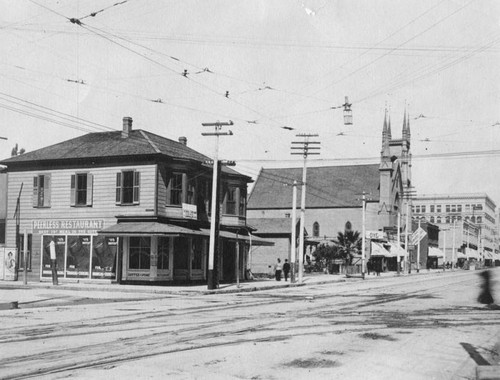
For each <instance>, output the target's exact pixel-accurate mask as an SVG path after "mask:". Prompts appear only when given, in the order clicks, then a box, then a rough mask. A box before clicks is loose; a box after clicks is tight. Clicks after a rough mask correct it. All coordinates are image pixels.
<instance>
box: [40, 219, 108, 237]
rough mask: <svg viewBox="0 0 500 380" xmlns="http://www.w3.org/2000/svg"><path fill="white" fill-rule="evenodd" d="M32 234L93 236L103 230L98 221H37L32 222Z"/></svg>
mask: <svg viewBox="0 0 500 380" xmlns="http://www.w3.org/2000/svg"><path fill="white" fill-rule="evenodd" d="M32 224H33V233H37V234H41V235H94V234H96V233H97V231H100V230H102V229H103V226H104V221H103V220H99V219H38V220H33V222H32Z"/></svg>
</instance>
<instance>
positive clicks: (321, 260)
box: [312, 244, 340, 271]
mask: <svg viewBox="0 0 500 380" xmlns="http://www.w3.org/2000/svg"><path fill="white" fill-rule="evenodd" d="M312 255H313V256H314V263H315V265H314V270H316V271H322V270H324V269H325V268H329V267H330V264H331V263H332V261H333V260H335V259H339V258H340V255H339V249H338V247H337V246H331V245H327V244H320V245H318V246H317V247H316V249H315V250H314V252H313V253H312Z"/></svg>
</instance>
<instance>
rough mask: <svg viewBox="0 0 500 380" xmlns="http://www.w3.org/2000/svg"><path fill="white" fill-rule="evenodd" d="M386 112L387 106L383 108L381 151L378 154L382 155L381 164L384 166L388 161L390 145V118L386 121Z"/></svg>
mask: <svg viewBox="0 0 500 380" xmlns="http://www.w3.org/2000/svg"><path fill="white" fill-rule="evenodd" d="M387 116H388V114H387V108H386V109H385V116H384V127H383V129H382V151H381V152H380V155H381V156H382V165H383V166H385V164H386V162H387V161H389V157H390V146H389V141H390V139H391V129H390V120H389V122H388V117H387Z"/></svg>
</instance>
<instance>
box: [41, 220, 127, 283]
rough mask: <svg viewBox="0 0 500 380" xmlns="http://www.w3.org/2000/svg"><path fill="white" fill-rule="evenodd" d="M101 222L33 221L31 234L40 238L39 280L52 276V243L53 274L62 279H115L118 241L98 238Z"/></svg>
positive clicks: (111, 237) (109, 238) (114, 237)
mask: <svg viewBox="0 0 500 380" xmlns="http://www.w3.org/2000/svg"><path fill="white" fill-rule="evenodd" d="M103 225H104V222H103V220H98V219H78V220H77V219H75V220H71V219H59V220H58V219H54V220H36V221H33V223H32V228H33V230H32V231H33V234H34V235H39V236H40V241H41V249H40V252H41V260H40V266H41V269H40V277H41V279H42V280H45V279H50V278H51V277H52V272H51V262H50V244H51V242H54V246H55V252H56V265H57V275H58V277H59V278H63V279H94V280H116V275H117V263H118V246H119V239H118V238H117V237H116V236H100V235H98V231H100V230H101V229H102V228H103Z"/></svg>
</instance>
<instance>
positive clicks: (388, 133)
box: [387, 114, 392, 141]
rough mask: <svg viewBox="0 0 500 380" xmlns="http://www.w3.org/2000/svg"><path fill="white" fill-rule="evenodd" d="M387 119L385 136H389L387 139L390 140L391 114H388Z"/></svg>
mask: <svg viewBox="0 0 500 380" xmlns="http://www.w3.org/2000/svg"><path fill="white" fill-rule="evenodd" d="M388 119H389V120H388V121H387V136H388V137H389V141H390V140H392V132H391V114H389V118H388Z"/></svg>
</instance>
